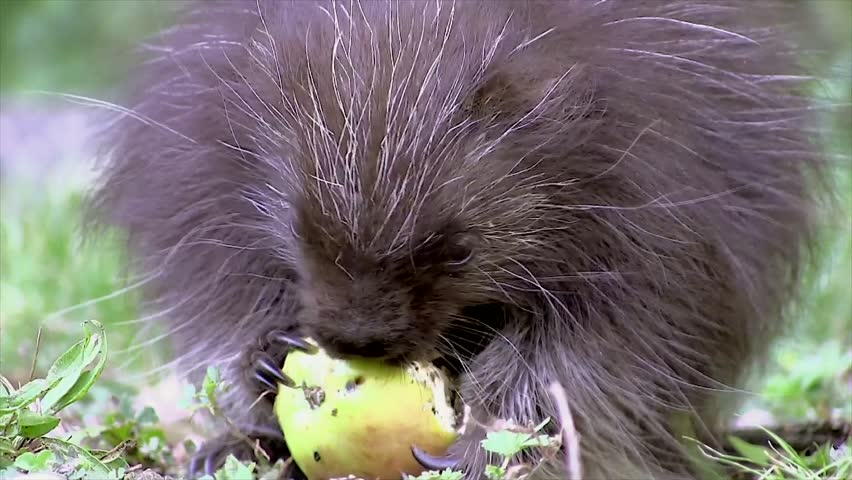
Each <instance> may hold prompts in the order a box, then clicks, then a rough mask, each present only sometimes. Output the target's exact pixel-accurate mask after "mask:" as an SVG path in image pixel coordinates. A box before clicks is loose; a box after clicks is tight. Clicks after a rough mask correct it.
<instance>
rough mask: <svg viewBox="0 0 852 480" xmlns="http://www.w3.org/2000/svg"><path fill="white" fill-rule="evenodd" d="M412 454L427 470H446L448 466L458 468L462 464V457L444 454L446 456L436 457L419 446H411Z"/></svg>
mask: <svg viewBox="0 0 852 480" xmlns="http://www.w3.org/2000/svg"><path fill="white" fill-rule="evenodd" d="M411 454H412V455H414V459H415V460H417V461H418V462H419V463H420V465H423V467H424V468H426V469H427V470H437V471H441V470H446V469H448V468H452V469H456V468H458V466H459V465H461V459H459V458H456V457H455V456H452V455H450V456H444V457H436V456H434V455H432V454H430V453H427V452H424V451H423V450H421V449H419V448H417V446H412V447H411Z"/></svg>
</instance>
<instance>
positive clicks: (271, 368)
mask: <svg viewBox="0 0 852 480" xmlns="http://www.w3.org/2000/svg"><path fill="white" fill-rule="evenodd" d="M251 360H252V364H253V365H254V378H255V379H257V381H258V382H260V383H261V384H263V385H264V386H266V387H267V388H269V389H270V390H272V391H275V390H278V384H279V383H280V384H283V385H285V386H288V387H295V386H296V382H294V381H293V379H291V378H290V377H288V376H287V375H284V374H283V373H282V372H281V368H280V367H279V366H278V362H276V361H275V360H274V359H273V358H272V356H271V355H269V354H268V353H266V352H255V353H254V354H252V357H251Z"/></svg>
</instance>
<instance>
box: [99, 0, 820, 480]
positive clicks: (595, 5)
mask: <svg viewBox="0 0 852 480" xmlns="http://www.w3.org/2000/svg"><path fill="white" fill-rule="evenodd" d="M790 5H791V4H789V3H788V2H781V1H761V0H749V1H747V2H746V1H742V0H730V1H725V0H712V1H711V0H707V1H701V0H670V1H640V0H609V1H579V0H578V1H572V0H566V1H560V2H552V3H543V2H539V3H535V4H530V3H526V2H497V1H494V2H469V1H459V2H457V3H455V4H452V3H436V2H434V1H419V2H413V3H397V2H393V3H390V4H388V3H385V2H379V1H370V2H364V3H362V4H358V3H352V2H349V1H343V2H340V3H336V4H332V3H328V2H324V1H323V2H308V1H297V2H288V1H276V2H270V1H263V0H261V1H255V0H248V1H226V2H220V3H212V2H202V3H201V4H200V5H197V7H198V8H197V9H195V10H193V11H192V13H190V14H189V15H188V16H186V17H184V18H183V20H182V23H181V24H180V26H179V27H178V28H175V29H174V30H170V31H168V32H166V33H165V34H164V35H163V37H161V38H160V41H159V43H157V44H156V48H154V49H152V52H153V55H152V57H151V59H150V61H148V62H147V63H145V64H143V65H142V66H141V68H140V69H139V71H138V72H137V73H135V77H134V79H135V81H134V83H132V84H131V86H132V88H134V89H135V90H134V91H135V93H134V95H135V98H134V103H132V104H130V105H129V108H130V110H131V111H132V112H134V115H127V116H125V117H124V118H120V119H119V120H118V122H117V123H116V124H115V125H113V126H112V130H111V132H110V134H109V135H108V136H107V137H105V142H106V146H107V147H108V148H109V152H108V154H109V159H110V160H109V162H108V163H107V164H106V167H107V168H106V170H105V173H104V176H103V177H102V183H101V184H100V185H99V186H98V188H97V190H96V191H95V192H94V196H93V203H92V206H93V207H94V208H93V212H94V213H95V214H96V215H97V216H98V217H99V218H101V219H103V220H104V221H105V222H107V223H110V224H115V225H118V226H120V227H123V228H125V229H126V230H127V231H128V232H129V235H130V243H131V247H132V251H133V252H134V254H135V259H136V260H137V262H138V263H137V264H136V267H137V268H139V269H140V271H143V272H149V273H151V274H152V275H154V277H153V278H152V281H151V282H150V284H149V286H148V288H147V298H148V300H149V301H150V306H151V307H152V308H153V309H155V311H157V312H162V314H163V315H162V316H163V317H165V318H167V319H168V322H169V324H168V325H169V327H170V329H171V337H172V338H173V339H174V340H175V341H176V342H177V345H178V351H179V352H180V353H181V354H182V356H183V358H184V359H185V360H187V363H186V365H187V370H189V371H194V372H198V371H203V369H204V367H205V366H207V365H219V366H222V367H224V369H225V373H226V375H227V376H228V378H229V379H230V380H232V381H233V382H235V384H236V386H237V388H236V390H235V392H234V395H235V396H234V397H233V398H231V399H230V403H229V405H230V409H229V413H230V414H231V416H232V417H233V418H235V419H236V421H237V423H238V424H239V425H241V426H242V427H243V428H245V432H246V433H248V434H250V435H253V436H262V435H264V434H270V435H274V432H275V431H276V429H275V425H274V423H272V420H270V419H271V418H272V416H271V415H270V410H269V408H270V407H269V404H268V403H264V402H260V403H258V404H257V405H256V406H255V407H254V409H253V410H251V411H249V410H248V408H247V407H248V405H250V404H251V403H252V401H253V400H254V399H255V397H256V395H257V392H256V390H255V389H254V388H252V386H251V385H250V383H244V382H245V380H244V379H245V378H246V376H247V375H246V374H245V372H246V369H248V368H249V366H248V364H247V363H246V356H247V355H250V354H251V353H252V352H254V351H255V349H256V348H257V339H259V338H262V337H263V336H264V334H265V333H266V332H268V331H270V330H272V329H282V328H290V327H294V328H299V329H300V332H301V333H302V334H304V335H311V336H313V337H314V338H317V339H318V340H319V341H320V342H321V343H322V344H323V345H324V346H326V347H328V348H329V349H330V350H332V351H333V352H343V353H347V352H348V353H363V354H367V355H373V356H385V357H388V358H393V359H406V358H408V359H411V358H431V357H432V356H433V354H435V353H436V352H437V353H440V354H444V355H446V356H449V357H461V358H463V360H464V361H463V362H462V363H463V365H464V374H463V376H462V382H463V392H462V393H463V397H464V398H465V399H466V401H467V402H469V403H470V404H472V405H474V406H475V407H477V410H476V411H477V412H479V414H480V415H483V412H486V413H488V414H490V415H494V416H497V417H500V418H504V419H512V420H514V421H516V422H521V423H530V422H537V421H539V420H540V419H542V418H543V417H545V416H552V417H557V415H556V412H555V407H554V403H553V401H552V398H551V396H550V395H549V394H548V390H547V387H548V385H549V384H550V382H554V381H558V382H560V383H561V384H562V385H563V386H564V387H565V389H566V390H567V394H568V396H569V401H570V406H571V408H572V411H573V414H574V420H575V422H576V424H577V429H578V431H579V433H580V438H581V440H580V441H581V448H582V460H583V463H584V467H585V472H586V474H587V478H639V477H643V478H647V477H653V478H678V479H682V478H687V477H689V476H690V475H692V474H693V473H692V472H691V470H690V469H689V467H688V466H687V462H686V461H685V457H684V454H683V452H682V451H681V450H680V449H679V447H678V443H677V438H676V437H677V435H676V432H675V430H674V429H673V427H672V426H671V422H670V421H671V418H672V416H673V415H679V414H683V413H686V414H694V418H693V420H694V424H695V425H696V428H697V429H698V430H699V433H700V434H708V435H709V433H711V432H712V430H713V428H715V427H716V426H717V425H718V419H719V417H720V412H723V411H724V409H723V408H722V406H723V405H725V404H726V403H727V400H729V399H730V398H732V397H733V396H734V389H733V387H736V386H738V385H740V382H741V381H742V378H743V376H744V374H745V372H747V367H748V366H750V365H752V364H753V363H754V362H756V361H759V360H760V358H761V355H762V354H763V353H764V350H765V348H766V346H767V344H768V343H769V342H770V341H771V339H772V338H773V335H775V334H776V333H777V332H778V331H779V330H780V329H781V326H782V325H783V320H782V319H783V309H784V305H785V302H786V301H787V300H788V299H789V298H791V296H792V295H793V293H794V285H795V282H796V279H797V278H798V272H799V271H800V267H801V266H802V265H803V262H804V261H805V257H804V256H803V255H804V254H803V252H805V251H806V250H807V247H808V245H809V242H810V237H811V235H810V234H811V232H812V227H811V224H812V222H811V219H810V212H811V210H812V205H813V201H812V200H813V198H812V196H811V195H810V194H809V193H808V191H807V189H806V179H807V177H809V176H810V175H815V176H817V177H818V176H819V174H821V173H822V170H823V169H822V162H821V161H820V159H819V154H818V153H819V152H818V151H817V149H816V148H815V147H814V145H813V143H812V137H813V133H814V132H815V129H816V127H815V124H814V123H812V122H811V115H810V114H809V112H808V103H807V100H806V98H805V97H804V95H802V90H801V86H802V85H803V83H804V80H805V76H804V75H803V73H804V72H802V71H800V69H799V67H798V66H797V63H796V56H797V54H798V53H799V49H797V48H796V46H795V44H793V43H790V41H791V40H794V39H795V37H794V36H793V35H790V36H789V37H787V36H786V35H787V34H788V33H791V34H792V33H795V31H794V30H793V29H792V28H787V27H788V26H789V25H791V23H790V22H789V20H791V19H792V18H793V15H791V14H794V12H793V11H787V10H786V9H787V8H788V7H790ZM477 343H480V344H479V345H477ZM472 345H475V348H474V347H472ZM704 427H707V428H708V429H709V430H704ZM472 445H474V442H471V441H467V442H464V441H463V442H460V443H459V444H458V445H457V446H456V450H457V451H460V452H464V453H466V457H465V464H466V465H468V466H470V465H474V466H478V467H479V468H481V465H482V460H483V454H482V452H481V451H477V450H475V449H473V448H469V447H471V446H472ZM274 448H283V447H280V446H279V447H273V449H274ZM377 448H379V447H377ZM272 453H276V452H272ZM277 453H286V451H284V450H279V451H278V452H277ZM560 465H561V464H553V465H548V466H547V467H546V468H543V469H541V470H539V473H540V476H541V478H557V477H558V474H559V472H560V468H561V466H560ZM477 471H481V470H477V468H473V469H472V470H470V472H477Z"/></svg>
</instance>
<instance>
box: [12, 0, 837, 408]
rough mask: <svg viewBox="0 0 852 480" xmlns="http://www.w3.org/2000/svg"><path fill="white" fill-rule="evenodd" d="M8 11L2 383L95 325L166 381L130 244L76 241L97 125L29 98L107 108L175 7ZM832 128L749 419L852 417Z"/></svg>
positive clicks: (833, 10)
mask: <svg viewBox="0 0 852 480" xmlns="http://www.w3.org/2000/svg"><path fill="white" fill-rule="evenodd" d="M743 1H748V0H743ZM806 3H807V6H808V7H809V8H812V9H813V12H814V14H815V19H816V22H817V23H818V25H819V27H818V28H816V29H815V30H814V35H819V36H820V37H821V38H823V39H824V40H825V41H827V42H829V43H830V44H831V45H832V46H833V48H834V50H835V55H834V60H835V61H836V65H833V67H835V71H836V72H839V75H838V79H836V80H833V81H832V82H831V83H830V84H829V85H827V87H828V88H830V89H832V90H833V91H836V92H838V93H839V94H840V95H841V97H842V98H841V101H846V102H848V101H850V82H849V72H850V60H849V59H850V55H852V47H850V45H852V31H850V23H852V21H850V19H852V8H850V5H852V1H848V0H812V1H809V2H806ZM0 6H2V12H0V102H2V109H0V118H2V123H0V128H2V132H0V133H2V137H0V139H2V145H0V168H2V178H0V182H2V183H0V187H2V192H0V195H2V196H0V208H2V211H0V214H2V215H1V216H0V329H2V330H0V339H2V340H0V366H2V372H3V374H4V375H6V376H8V377H10V378H12V379H14V380H19V381H23V380H25V379H26V377H27V376H28V375H29V370H30V366H31V361H32V358H33V356H34V354H35V345H36V336H37V331H38V328H39V326H40V325H41V326H43V327H44V331H43V332H42V338H41V347H40V354H39V356H38V362H37V367H38V369H39V370H38V371H39V372H42V373H43V369H44V368H45V367H46V366H47V365H49V364H50V362H52V361H53V359H54V358H55V357H56V355H58V354H59V353H61V352H62V351H64V350H65V349H66V348H67V347H68V346H70V344H71V343H73V342H74V341H76V340H77V339H78V338H80V336H81V334H82V329H81V327H80V323H81V322H82V321H83V320H86V319H90V318H93V319H97V320H99V321H101V322H103V323H104V324H106V325H107V329H108V332H109V335H110V340H111V344H112V352H113V353H112V355H113V357H114V361H111V362H110V363H109V364H108V365H109V366H108V371H107V376H110V375H112V376H113V377H116V378H117V377H120V376H122V375H126V374H128V372H142V373H150V372H152V371H156V370H154V369H155V368H156V367H157V366H160V365H162V364H163V359H164V358H165V357H163V356H162V354H163V353H164V350H165V348H166V347H165V345H164V342H162V341H152V340H151V339H155V338H156V327H153V326H152V325H151V324H150V322H146V321H143V320H138V319H139V317H140V311H139V308H138V305H137V298H136V295H135V293H134V292H133V291H132V290H130V291H127V292H124V293H121V294H116V295H112V296H111V294H114V293H115V292H121V291H122V289H123V288H124V287H125V286H126V285H127V279H126V278H125V272H123V271H122V269H121V256H122V251H121V248H120V244H121V243H120V237H119V236H118V235H116V236H115V237H113V238H106V239H102V240H99V241H98V242H96V243H91V244H83V243H81V242H80V238H79V235H78V231H77V224H76V222H77V220H78V218H79V213H80V212H79V205H80V194H81V192H82V189H83V188H84V187H85V180H86V178H87V177H86V175H85V174H81V172H84V171H85V170H86V168H87V165H88V162H89V161H90V160H91V154H90V153H89V152H88V151H87V150H86V147H85V142H83V141H81V139H83V138H84V137H85V135H86V134H87V133H88V130H87V128H86V118H87V114H88V111H87V110H85V109H79V108H78V107H75V105H73V104H72V103H70V102H67V101H62V100H61V99H59V98H57V97H54V96H49V95H42V94H34V93H32V91H33V90H46V91H52V92H63V93H73V94H78V95H87V96H92V97H96V98H105V97H106V98H109V93H110V91H111V89H112V87H113V86H114V85H115V84H116V82H117V81H119V80H121V78H122V72H124V71H125V69H126V68H127V67H128V65H129V64H130V62H131V61H132V58H133V51H132V46H133V45H134V43H135V42H136V41H137V40H138V39H140V38H141V37H143V36H144V35H146V34H148V33H151V32H154V31H155V30H157V29H158V28H161V27H164V26H166V25H167V21H168V18H169V8H170V7H172V6H174V2H170V1H157V0H141V1H131V0H78V1H73V0H26V1H25V0H0ZM847 112H848V110H847ZM827 121H830V122H832V124H833V125H834V126H835V132H836V133H835V134H834V135H833V136H832V138H831V139H829V141H828V144H827V148H828V149H829V150H830V151H831V152H833V153H834V154H836V155H838V157H839V158H841V159H844V160H843V161H841V162H839V163H840V166H839V167H838V170H837V176H836V180H837V182H838V184H839V185H840V190H841V192H842V193H843V196H842V198H841V199H840V202H839V203H840V208H839V210H828V209H827V210H826V213H827V214H826V218H825V224H824V230H823V235H822V241H823V245H822V249H823V252H824V253H825V254H826V257H827V258H829V261H827V262H826V264H825V267H824V268H823V269H821V270H820V271H818V272H814V273H813V274H812V275H811V276H810V277H809V278H808V280H807V282H806V285H804V287H803V288H805V289H806V290H807V292H808V294H809V295H808V297H807V302H806V303H805V304H804V305H800V306H799V308H798V310H797V311H798V312H799V313H798V314H797V315H798V320H799V321H798V322H797V328H796V330H795V331H794V332H792V333H791V336H790V337H789V338H788V339H786V340H785V341H782V342H780V344H779V345H778V346H777V347H776V348H775V355H774V362H773V365H772V369H771V371H770V372H769V374H766V375H763V376H761V377H760V378H759V379H757V384H756V386H755V388H756V389H757V390H758V391H759V392H761V393H762V395H760V396H757V397H755V399H754V401H753V402H752V405H751V406H752V407H760V408H764V409H768V410H769V411H771V412H772V413H773V414H774V415H776V416H781V417H790V418H813V417H819V416H824V415H829V414H832V412H834V414H837V413H840V414H843V415H846V416H847V417H852V405H850V403H852V393H851V392H850V389H852V346H850V342H852V338H850V335H852V226H850V223H852V168H850V167H849V166H848V161H849V158H850V157H849V156H850V153H851V152H852V146H850V143H852V142H851V141H850V126H852V122H850V119H849V118H847V117H834V118H829V119H827ZM103 297H107V298H106V299H104V300H101V301H93V300H94V299H99V298H103ZM70 307H76V308H70ZM122 350H123V351H122ZM127 367H131V368H130V369H128V368H127Z"/></svg>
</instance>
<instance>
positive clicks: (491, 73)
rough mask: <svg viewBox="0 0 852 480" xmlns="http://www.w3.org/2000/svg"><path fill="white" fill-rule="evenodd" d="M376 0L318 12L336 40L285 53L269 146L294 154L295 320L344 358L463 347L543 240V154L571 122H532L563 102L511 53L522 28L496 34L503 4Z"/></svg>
mask: <svg viewBox="0 0 852 480" xmlns="http://www.w3.org/2000/svg"><path fill="white" fill-rule="evenodd" d="M370 5H373V4H369V3H367V4H364V5H363V8H364V12H363V16H362V14H360V13H359V15H352V16H348V15H342V14H341V15H340V16H337V17H335V20H334V21H332V20H328V19H325V20H322V21H328V22H331V23H333V24H334V29H335V31H336V33H337V34H339V35H340V37H341V38H340V39H339V40H340V42H341V43H340V45H341V46H340V47H339V48H333V47H334V42H333V41H332V40H333V39H334V35H331V34H330V33H329V34H327V35H326V34H316V35H315V36H313V34H312V33H308V32H304V38H302V37H301V36H300V35H302V34H299V35H296V34H293V35H294V38H296V37H297V38H298V39H299V45H306V46H307V50H305V51H304V52H303V51H301V50H297V49H294V50H292V51H291V52H289V54H288V55H289V56H288V57H287V58H286V61H287V64H288V65H289V70H288V71H287V77H285V78H284V82H283V83H284V88H283V89H281V91H282V92H285V93H286V95H285V98H286V99H287V101H286V102H285V103H284V104H283V105H281V106H280V107H278V108H280V110H281V112H280V113H281V117H282V118H283V119H284V122H283V123H285V128H282V129H280V130H278V131H275V132H272V133H270V134H268V135H266V137H267V138H279V137H280V138H282V139H283V140H284V141H281V142H278V145H274V146H272V147H270V148H265V149H264V150H265V151H267V152H275V151H280V156H281V158H283V159H285V163H286V166H285V168H284V171H286V172H287V173H286V175H284V176H283V177H284V178H285V180H284V181H285V183H287V185H285V186H283V187H281V189H282V190H283V191H286V196H287V198H288V202H287V203H288V204H290V205H291V206H292V209H291V213H289V214H288V222H289V223H290V225H289V228H290V230H291V231H292V232H293V236H292V245H291V249H292V251H293V252H296V254H293V255H291V257H292V259H293V261H294V262H295V264H296V265H295V268H296V270H297V272H298V278H299V281H298V282H297V286H296V288H297V290H298V291H297V296H298V298H299V303H300V306H301V309H300V314H299V315H300V316H299V323H300V325H301V326H303V328H304V330H305V333H306V334H308V335H310V336H312V337H314V338H315V339H316V340H317V341H319V342H320V343H321V344H322V345H323V346H324V347H326V348H327V349H328V350H330V351H331V352H332V353H337V354H357V355H365V356H371V357H381V358H389V359H403V358H424V357H431V356H433V355H435V354H445V356H446V354H447V353H448V350H451V351H450V352H449V353H450V356H460V355H461V356H469V355H470V354H471V353H474V352H471V351H459V350H460V349H461V350H474V351H475V350H476V348H477V347H481V346H482V342H483V337H488V336H489V335H490V334H491V333H493V332H494V331H495V327H496V326H497V323H499V321H500V314H501V313H503V311H502V309H501V308H500V305H501V304H505V303H511V300H509V299H507V295H508V294H507V293H506V291H505V290H506V289H505V288H504V285H505V284H506V283H507V282H512V281H513V280H511V279H508V278H506V275H508V274H507V273H506V272H507V271H508V270H507V268H512V269H517V268H522V269H524V268H525V267H523V266H521V267H519V266H518V265H519V262H523V261H524V260H523V258H522V256H521V255H520V252H521V251H522V250H523V249H525V248H529V246H530V245H535V244H537V242H536V241H534V239H532V238H533V237H534V236H535V235H536V233H535V232H536V231H537V230H538V229H540V225H538V224H536V218H539V217H541V215H540V212H539V210H540V209H539V206H540V204H541V202H546V195H544V194H543V193H542V191H543V188H540V187H541V185H540V184H546V183H551V184H552V182H553V181H557V179H555V177H553V175H551V173H550V172H540V173H537V172H535V171H536V170H540V169H541V166H540V165H541V162H540V161H539V160H540V159H539V154H538V153H533V151H535V150H544V149H545V148H544V147H545V144H546V143H547V142H545V141H544V140H548V139H552V138H561V137H562V136H564V135H557V133H558V132H556V131H555V130H556V129H565V128H566V127H565V126H564V123H565V122H562V123H559V122H549V123H547V125H548V126H547V127H546V128H549V129H550V130H554V131H552V132H551V131H550V130H547V129H545V130H542V128H541V127H533V128H532V130H533V132H532V134H529V133H524V132H526V131H527V130H530V129H531V127H530V125H533V124H536V122H538V123H541V120H540V119H541V118H545V117H547V116H548V115H546V114H547V112H546V111H544V110H547V109H548V108H553V109H556V110H555V111H554V112H553V115H557V114H558V115H562V117H563V118H564V114H563V113H561V112H562V111H563V110H564V107H563V106H562V105H561V104H557V103H556V102H553V101H550V102H545V101H543V99H545V97H546V96H547V93H546V92H549V91H550V90H552V83H551V82H539V83H536V82H534V81H527V80H524V78H525V77H524V75H525V73H524V72H528V71H529V69H528V68H527V67H528V65H525V64H524V62H523V61H518V62H515V63H512V64H511V65H508V58H509V57H510V52H512V51H513V50H514V49H515V48H516V47H517V46H518V45H519V44H521V43H523V41H524V39H525V38H526V37H525V36H524V35H520V34H519V35H518V38H513V39H507V38H502V39H500V38H498V37H499V35H500V32H501V30H500V29H499V28H494V26H495V25H504V24H505V23H506V21H507V19H508V17H509V15H508V13H506V12H502V13H488V12H479V11H473V10H464V11H457V12H455V13H452V14H451V11H450V9H447V8H442V7H441V4H433V3H428V4H420V3H419V2H414V3H412V4H400V6H399V8H400V9H406V8H408V9H414V10H412V12H407V13H406V14H402V13H399V15H397V13H398V12H396V11H395V10H393V12H392V13H388V12H387V11H386V10H385V9H383V8H380V7H379V6H376V7H375V11H373V10H371V8H372V7H371V6H370ZM377 5H378V4H377ZM341 8H342V7H341ZM338 13H339V12H338ZM491 14H493V15H496V16H497V18H492V19H488V18H485V17H487V15H491ZM461 15H468V16H469V17H470V18H468V19H466V20H464V21H462V20H460V19H459V18H458V17H459V16H461ZM501 15H502V16H501ZM323 18H325V17H323ZM350 21H351V25H350V24H348V23H345V22H350ZM318 22H319V20H318ZM334 22H338V23H334ZM406 22H410V23H406ZM462 26H465V27H464V28H465V31H464V32H461V31H460V29H461V28H462ZM474 27H477V28H479V29H480V30H477V29H475V28H474ZM424 29H426V30H424ZM321 30H322V29H321V28H320V27H319V26H315V28H313V29H312V30H311V31H312V32H317V31H321ZM436 32H443V33H442V34H440V35H437V34H436ZM350 37H351V38H350ZM343 45H345V48H344V47H343ZM299 52H301V53H299ZM305 52H306V53H307V54H306V55H305ZM512 58H514V57H512ZM536 64H537V65H538V67H537V68H538V70H539V71H540V70H542V69H543V66H542V65H541V62H537V63H536ZM514 77H518V78H519V80H518V81H517V82H516V81H515V78H514ZM544 77H545V78H547V75H544ZM273 78H274V76H273ZM532 80H535V79H532ZM518 85H523V87H518ZM554 105H555V106H554ZM534 107H535V108H538V109H542V110H543V111H542V112H535V113H536V114H535V115H526V116H525V114H526V113H527V112H529V111H531V110H532V109H533V108H534ZM557 107H559V108H557ZM522 117H524V125H523V127H521V126H519V124H520V123H519V122H520V121H521V118H522ZM270 123H272V122H270ZM524 138H526V140H528V141H524ZM552 164H553V162H550V163H547V165H552ZM531 239H532V240H531ZM507 262H509V263H511V265H509V266H508V267H507V266H506V265H507ZM527 274H529V272H528V271H526V272H521V274H520V275H521V276H524V275H527ZM515 276H518V274H517V273H515ZM527 288H529V287H527ZM517 291H518V290H517V289H515V291H514V293H515V294H517ZM495 307H496V308H495ZM471 342H473V343H471Z"/></svg>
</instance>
